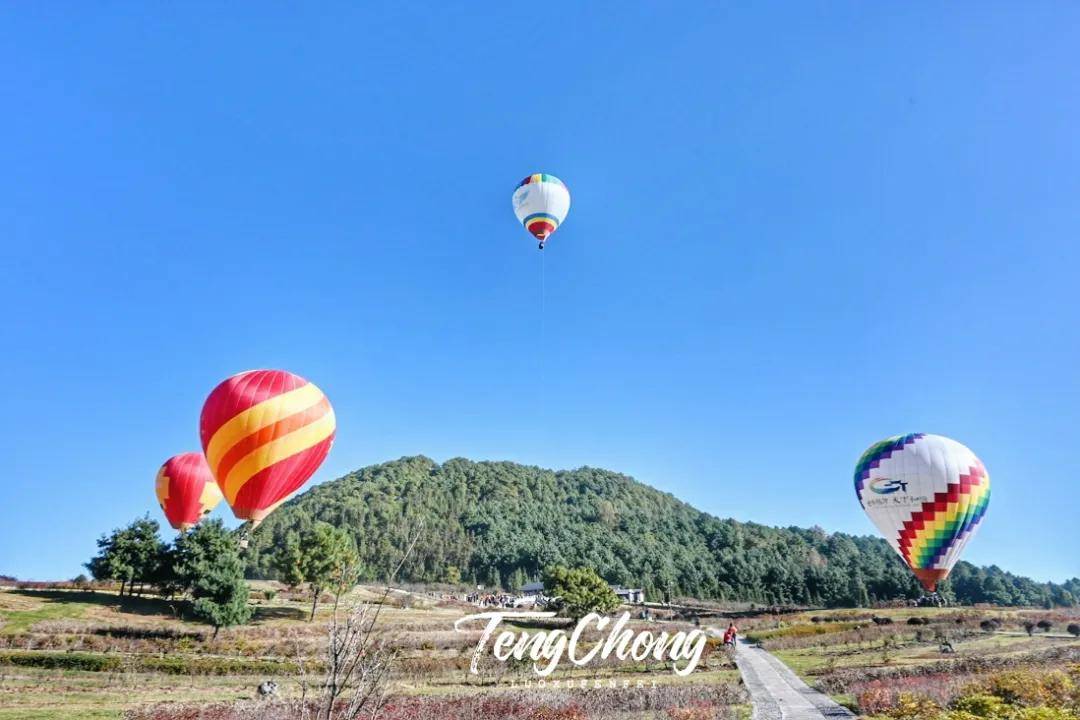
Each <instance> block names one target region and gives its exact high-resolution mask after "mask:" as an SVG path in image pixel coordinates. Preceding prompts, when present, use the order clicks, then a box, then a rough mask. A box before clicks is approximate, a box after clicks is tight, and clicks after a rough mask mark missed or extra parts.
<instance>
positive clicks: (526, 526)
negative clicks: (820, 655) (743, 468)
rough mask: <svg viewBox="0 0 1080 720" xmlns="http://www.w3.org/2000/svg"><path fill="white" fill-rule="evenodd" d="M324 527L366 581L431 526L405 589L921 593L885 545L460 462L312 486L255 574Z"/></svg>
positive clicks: (1020, 581) (968, 591)
mask: <svg viewBox="0 0 1080 720" xmlns="http://www.w3.org/2000/svg"><path fill="white" fill-rule="evenodd" d="M317 520H322V521H326V522H329V523H332V524H334V525H338V526H342V527H347V528H349V529H350V531H351V532H352V534H353V536H354V537H355V539H356V543H357V547H358V548H359V550H360V556H361V558H362V560H363V563H364V572H365V574H366V576H367V578H368V579H375V578H384V577H386V576H387V575H388V574H389V573H390V571H391V570H392V568H393V567H394V566H395V565H396V564H397V563H398V561H399V559H400V557H401V552H402V550H403V548H404V547H405V546H406V544H407V541H406V538H407V537H408V536H409V534H410V530H411V529H413V528H416V527H418V526H420V525H421V524H422V526H423V532H422V534H421V537H420V540H419V542H418V543H417V546H416V549H415V551H414V553H413V555H412V556H411V557H410V558H409V560H408V562H407V563H406V564H405V566H404V568H403V571H402V576H401V579H402V580H405V581H410V580H411V581H423V582H467V583H483V584H488V585H502V586H504V587H508V588H514V587H517V586H519V585H520V584H522V583H523V582H527V581H528V580H532V579H536V578H538V577H539V575H540V573H541V571H542V570H543V568H545V567H547V566H549V565H552V564H563V565H587V566H591V567H594V568H596V569H597V571H598V572H599V573H600V574H601V575H602V576H603V577H605V578H606V579H607V580H608V581H610V582H613V583H618V584H622V585H628V586H643V587H645V588H646V590H647V592H648V594H649V596H650V597H651V598H655V599H661V598H663V597H665V596H668V597H678V596H690V597H698V598H716V599H723V600H747V601H753V602H758V603H804V604H815V605H817V604H821V605H829V606H840V605H855V604H866V603H867V602H868V601H870V600H875V599H889V598H896V597H918V596H919V594H920V593H919V588H918V586H917V585H916V583H915V581H914V579H913V578H912V576H911V573H910V572H909V571H908V570H907V568H906V567H904V565H903V564H902V563H901V562H900V560H899V558H897V557H896V556H895V554H894V553H893V552H892V550H891V549H890V548H889V547H888V545H887V544H886V543H885V542H884V541H883V540H881V539H879V538H871V537H856V536H851V535H844V534H841V533H834V534H829V533H826V532H825V531H823V530H821V529H820V528H814V529H800V528H783V529H781V528H771V527H765V526H762V525H757V524H753V523H744V522H738V521H735V520H724V519H719V518H716V517H713V516H711V515H708V514H706V513H703V512H700V511H698V510H696V509H695V508H693V507H691V506H690V505H688V504H686V503H684V502H681V501H680V500H678V499H676V498H675V497H673V496H672V495H670V494H668V493H663V492H660V491H659V490H656V489H654V488H652V487H649V486H648V485H644V484H642V483H639V482H637V481H635V480H633V479H632V478H630V477H627V476H625V475H621V474H619V473H615V472H611V471H608V470H600V469H596V468H589V467H585V468H579V469H577V470H559V471H552V470H544V469H541V468H537V467H531V466H524V465H518V464H515V463H510V462H473V461H470V460H465V459H460V458H458V459H454V460H449V461H447V462H445V463H442V464H438V463H435V462H433V461H432V460H430V459H428V458H426V457H406V458H401V459H400V460H395V461H393V462H388V463H384V464H381V465H375V466H372V467H367V468H363V469H361V470H358V471H356V472H353V473H350V474H349V475H346V476H345V477H343V478H340V479H338V480H334V481H331V482H327V483H324V484H322V485H319V486H316V487H314V488H312V489H311V490H309V491H307V492H306V493H304V494H303V495H300V496H298V497H296V498H294V499H293V500H291V501H290V502H288V503H286V504H285V505H283V506H282V507H281V508H279V509H278V510H277V511H276V512H274V513H273V514H272V515H271V516H270V518H269V519H267V520H266V522H264V523H263V525H262V526H261V527H260V528H259V529H258V531H257V532H256V533H255V534H254V538H253V541H252V546H251V548H250V554H249V572H250V574H251V575H253V576H257V577H272V576H273V574H274V571H273V565H272V561H271V553H272V550H273V548H274V547H279V546H280V545H281V543H282V541H283V539H284V537H285V535H286V533H288V532H290V531H296V530H300V529H302V528H304V527H306V526H308V525H310V524H311V523H313V522H315V521H317ZM943 590H944V591H945V592H949V593H954V594H955V596H956V598H957V599H958V600H960V601H961V602H997V603H999V604H1037V605H1043V604H1047V603H1050V602H1056V603H1058V604H1068V603H1071V602H1072V596H1071V594H1070V590H1071V591H1072V593H1076V592H1077V591H1080V581H1076V580H1073V581H1070V582H1069V583H1067V584H1066V586H1058V585H1051V584H1040V583H1036V582H1034V581H1031V580H1029V579H1027V578H1019V577H1016V576H1013V575H1011V574H1009V573H1005V572H1003V571H1001V570H1000V569H998V568H996V567H992V568H984V569H976V568H974V567H973V566H971V565H968V564H961V565H960V566H958V567H957V568H956V570H954V572H953V578H951V581H950V582H949V583H947V584H946V586H945V587H944V588H943Z"/></svg>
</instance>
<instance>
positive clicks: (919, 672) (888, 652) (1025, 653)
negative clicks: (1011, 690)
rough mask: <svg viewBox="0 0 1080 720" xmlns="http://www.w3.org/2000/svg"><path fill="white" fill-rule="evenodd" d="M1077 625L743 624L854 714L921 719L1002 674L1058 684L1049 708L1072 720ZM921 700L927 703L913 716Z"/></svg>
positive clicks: (821, 615) (842, 617)
mask: <svg viewBox="0 0 1080 720" xmlns="http://www.w3.org/2000/svg"><path fill="white" fill-rule="evenodd" d="M875 618H876V620H875ZM912 618H916V619H915V620H912ZM991 619H993V620H997V621H998V622H999V623H1000V627H999V628H998V629H996V630H993V631H988V630H987V629H985V628H984V627H983V623H984V622H985V621H987V620H991ZM1040 620H1043V621H1047V622H1049V623H1051V626H1050V628H1049V630H1046V629H1037V628H1036V629H1035V630H1034V631H1033V632H1032V633H1031V634H1029V633H1028V632H1027V631H1026V629H1025V627H1024V625H1025V623H1029V624H1030V623H1037V622H1038V621H1040ZM1077 622H1080V611H1077V610H1068V611H1065V610H1054V611H1049V610H1027V609H1024V610H1018V609H1000V608H891V609H880V610H872V611H871V610H832V611H814V612H805V613H797V614H793V615H785V616H774V617H760V618H755V619H753V620H750V621H748V622H746V623H744V624H743V625H744V633H745V634H746V636H747V639H748V640H751V641H757V642H759V643H760V644H761V645H762V647H764V648H765V649H767V650H769V651H770V652H772V653H773V654H774V655H776V657H778V658H779V659H781V660H782V661H783V662H784V663H786V664H787V665H788V666H789V667H790V668H791V669H792V670H794V671H795V672H796V673H798V674H799V675H800V676H802V677H803V679H804V680H806V681H807V682H808V683H809V684H811V685H813V686H816V687H817V688H818V689H820V690H822V691H824V692H827V693H829V694H831V695H832V696H833V698H834V699H836V700H837V701H838V702H841V703H842V704H845V705H847V706H848V707H850V708H851V709H853V710H855V711H856V712H860V713H863V714H880V715H889V714H890V713H894V711H896V710H897V708H898V707H901V706H903V712H899V716H904V717H911V716H913V715H914V717H917V718H920V719H926V718H931V717H936V715H935V712H941V711H944V710H947V709H948V708H949V707H950V704H955V703H957V702H958V698H962V697H964V695H965V694H971V693H975V692H976V690H978V691H979V692H982V691H983V690H985V687H989V686H992V685H994V683H1000V682H1002V681H1003V680H1002V679H1003V678H1004V679H1005V680H1007V681H1008V682H1015V683H1016V684H1018V685H1020V686H1022V687H1025V688H1035V687H1039V686H1040V683H1042V682H1046V681H1049V682H1051V683H1052V684H1054V685H1055V687H1058V686H1060V687H1062V688H1064V689H1062V690H1061V693H1060V694H1059V695H1058V696H1054V698H1053V703H1057V704H1056V705H1055V704H1053V703H1050V704H1051V705H1053V707H1055V708H1065V712H1066V713H1068V712H1072V713H1074V715H1075V712H1076V710H1077V709H1078V708H1077V707H1076V702H1077V701H1078V700H1080V638H1076V637H1074V636H1072V635H1070V634H1069V633H1067V632H1065V630H1066V628H1067V627H1068V626H1069V625H1070V624H1072V623H1077ZM945 643H947V645H946V644H945ZM922 700H928V701H929V703H931V704H924V705H923V706H919V708H917V709H916V710H917V711H913V710H912V707H911V706H913V705H918V704H919V702H922ZM1032 702H1034V701H1032ZM1048 702H1049V701H1048ZM905 703H907V705H905ZM1070 703H1071V705H1070ZM1029 704H1031V703H1029ZM935 708H936V709H935ZM1070 708H1071V709H1070ZM1016 712H1019V711H1016ZM894 714H895V713H894ZM1074 715H1067V717H1073V716H1074ZM1019 716H1020V715H1017V714H1015V713H1014V714H1013V715H1009V717H1019ZM978 717H989V716H988V715H978ZM1063 717H1065V716H1063ZM968 720H970V718H968Z"/></svg>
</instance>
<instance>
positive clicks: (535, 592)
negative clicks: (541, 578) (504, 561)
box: [521, 582, 645, 605]
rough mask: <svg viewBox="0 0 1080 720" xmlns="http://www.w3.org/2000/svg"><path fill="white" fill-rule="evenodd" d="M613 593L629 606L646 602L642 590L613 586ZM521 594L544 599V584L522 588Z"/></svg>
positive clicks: (529, 584)
mask: <svg viewBox="0 0 1080 720" xmlns="http://www.w3.org/2000/svg"><path fill="white" fill-rule="evenodd" d="M610 587H611V591H612V592H614V593H615V594H616V595H618V597H619V600H621V601H622V602H624V603H626V604H628V605H640V604H642V603H644V602H645V591H644V590H643V589H642V588H624V587H619V586H618V585H611V586H610ZM521 594H522V596H524V597H527V598H531V597H543V596H544V583H542V582H531V583H525V584H524V585H522V586H521Z"/></svg>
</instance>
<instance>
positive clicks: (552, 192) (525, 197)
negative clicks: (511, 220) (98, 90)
mask: <svg viewBox="0 0 1080 720" xmlns="http://www.w3.org/2000/svg"><path fill="white" fill-rule="evenodd" d="M513 202H514V214H515V215H517V219H518V220H520V221H521V224H522V225H524V226H525V229H526V230H528V231H529V232H530V233H531V234H532V236H533V237H535V238H536V239H537V240H539V241H540V246H541V247H543V245H544V243H545V242H546V241H547V239H548V237H549V236H550V235H551V233H553V232H555V231H556V230H558V229H559V225H561V224H562V222H563V220H565V219H566V214H567V213H568V212H570V191H569V190H567V189H566V185H564V184H563V181H562V180H560V179H559V178H557V177H555V176H554V175H548V174H546V173H536V174H534V175H530V176H529V177H527V178H525V179H524V180H522V181H521V182H520V183H518V186H517V189H516V190H514V198H513Z"/></svg>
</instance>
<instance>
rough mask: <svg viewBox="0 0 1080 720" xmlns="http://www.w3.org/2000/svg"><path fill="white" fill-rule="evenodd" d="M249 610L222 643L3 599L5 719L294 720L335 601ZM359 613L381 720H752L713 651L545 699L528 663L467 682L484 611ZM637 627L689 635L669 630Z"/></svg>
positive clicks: (148, 609) (355, 595)
mask: <svg viewBox="0 0 1080 720" xmlns="http://www.w3.org/2000/svg"><path fill="white" fill-rule="evenodd" d="M252 598H253V603H254V605H255V608H256V612H255V616H254V618H253V620H252V622H251V623H249V624H248V625H245V626H240V627H233V628H224V629H222V630H221V631H220V633H219V634H218V635H217V637H216V638H214V637H213V631H212V628H208V627H207V626H206V625H203V624H200V623H195V622H188V621H185V620H182V619H180V618H179V617H177V616H176V610H177V609H178V605H174V604H172V603H170V602H168V601H166V600H163V599H160V598H154V597H146V598H138V597H136V598H128V597H125V598H123V599H121V598H119V597H118V596H117V595H116V594H115V593H114V592H108V591H101V590H98V591H86V590H67V589H64V590H56V589H44V590H38V589H33V590H30V589H22V590H20V589H3V590H0V720H15V719H19V720H30V719H34V720H38V719H44V718H50V719H51V718H92V719H94V720H97V719H98V718H119V717H122V716H125V714H126V715H127V716H129V717H134V718H155V719H158V718H160V719H162V720H164V719H166V718H180V717H183V718H203V717H205V718H227V717H245V718H247V717H288V716H289V715H288V714H287V713H286V712H285V707H284V706H285V704H286V703H287V701H289V700H290V699H295V698H298V697H299V695H300V693H301V692H302V685H303V680H304V679H305V675H304V674H303V673H306V679H307V682H308V685H309V686H312V687H314V686H317V685H318V684H319V683H320V682H321V680H322V668H323V667H324V662H325V661H324V657H325V647H326V643H327V625H328V621H329V619H330V617H331V612H332V603H330V602H325V603H323V604H322V605H320V607H319V611H318V614H317V617H316V618H315V620H314V621H311V622H309V621H308V614H309V612H310V606H311V603H310V596H309V595H308V594H307V593H303V592H296V593H291V592H289V591H287V590H286V589H284V588H282V587H280V586H276V585H274V584H270V583H253V587H252ZM324 599H325V600H329V598H324ZM364 602H366V603H372V604H373V605H374V607H377V608H378V611H379V618H378V621H377V624H376V628H378V632H377V634H378V635H379V636H380V638H381V639H383V640H385V641H386V642H388V644H389V645H390V646H391V647H392V649H393V651H394V653H395V654H396V660H395V663H394V665H393V672H392V678H391V680H390V684H389V691H390V693H391V695H392V697H391V700H390V701H389V702H388V704H387V713H386V716H387V717H396V718H403V719H404V718H412V717H418V718H419V717H424V718H428V717H430V718H441V717H453V718H461V717H471V718H477V720H479V719H481V718H486V717H491V718H495V717H534V716H535V712H539V709H541V708H545V710H544V712H548V710H549V709H550V712H553V713H555V714H549V715H545V717H550V718H553V719H557V718H560V717H565V718H567V720H574V719H575V718H581V719H583V718H588V717H618V716H625V717H635V718H647V717H654V716H655V717H663V718H669V717H676V716H679V712H680V710H683V709H686V710H687V711H688V712H699V713H700V712H708V713H711V714H710V715H709V717H728V718H733V719H734V718H740V717H746V716H748V712H749V711H748V706H747V705H746V699H745V695H744V693H743V691H742V689H741V684H740V681H739V676H738V672H737V670H736V669H735V667H734V665H733V663H732V662H731V660H730V658H729V657H728V655H727V654H726V653H725V652H724V651H723V649H722V648H721V647H719V645H718V643H717V642H715V641H710V644H709V646H708V647H707V648H706V657H705V660H704V661H703V662H702V663H701V664H700V665H699V667H698V669H697V670H696V671H695V672H694V673H693V674H692V675H690V676H688V677H685V678H683V677H678V676H676V675H674V674H673V673H672V672H671V670H670V667H669V666H667V665H665V664H662V663H658V662H653V663H651V664H633V663H630V664H627V663H617V662H610V661H609V662H606V663H602V664H598V665H590V666H589V667H588V668H586V669H579V668H573V666H572V665H570V663H569V662H567V661H564V662H563V663H562V664H561V665H560V666H559V669H558V670H556V671H555V673H554V674H553V675H552V676H550V677H549V678H547V681H546V683H545V686H544V687H543V688H541V687H538V685H537V678H536V676H535V675H534V674H533V673H532V670H531V667H529V665H528V664H527V663H513V662H511V663H508V664H503V663H496V662H494V661H493V660H489V661H486V662H481V664H480V673H479V674H476V675H474V674H471V673H469V671H468V670H469V664H470V662H471V659H472V654H473V650H474V648H475V645H476V643H477V641H478V640H479V637H480V626H479V624H475V625H474V628H473V629H472V630H470V631H469V632H455V630H454V627H453V626H454V621H455V620H456V619H458V618H460V617H462V616H464V615H467V614H471V613H475V612H479V611H480V608H477V607H476V606H473V605H468V604H465V603H461V602H457V601H453V600H439V599H438V598H437V597H435V596H433V595H432V594H428V593H424V592H405V591H395V592H393V593H390V594H389V595H388V596H386V597H385V598H384V597H383V594H382V592H381V591H380V590H379V589H377V588H368V587H358V588H356V589H354V590H353V591H352V593H351V594H350V595H349V596H348V597H347V598H345V599H344V601H343V604H356V603H364ZM660 614H661V615H663V613H660ZM669 615H670V614H669ZM717 622H718V623H719V620H718V621H717ZM704 624H706V623H705V622H704V621H703V625H704ZM634 625H635V626H637V627H647V628H648V629H651V630H653V631H657V630H667V631H669V632H674V631H677V630H680V629H682V630H689V629H691V628H692V627H693V625H692V624H691V623H690V622H688V621H686V620H682V621H676V620H673V619H668V620H664V619H662V618H660V619H657V620H655V621H652V622H648V623H645V622H640V621H635V622H634ZM511 628H513V626H511ZM529 629H530V630H535V629H536V628H529ZM586 639H588V640H593V639H599V635H597V636H595V638H591V637H587V638H586ZM301 668H303V671H301ZM264 680H273V681H275V682H277V683H278V685H279V693H278V697H277V698H276V699H271V700H259V699H258V696H257V693H256V688H257V686H258V685H259V684H260V683H261V682H263V681H264ZM568 684H572V687H569V688H568V687H567V685H568ZM624 709H625V710H626V712H625V713H623V710H624ZM283 713H285V714H283ZM672 713H674V715H672ZM687 717H692V716H691V715H687Z"/></svg>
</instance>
